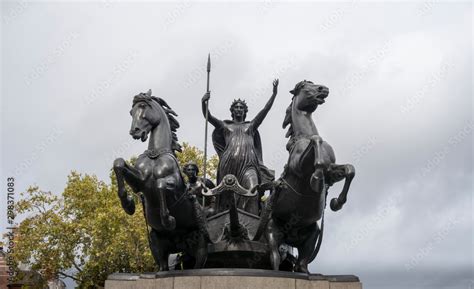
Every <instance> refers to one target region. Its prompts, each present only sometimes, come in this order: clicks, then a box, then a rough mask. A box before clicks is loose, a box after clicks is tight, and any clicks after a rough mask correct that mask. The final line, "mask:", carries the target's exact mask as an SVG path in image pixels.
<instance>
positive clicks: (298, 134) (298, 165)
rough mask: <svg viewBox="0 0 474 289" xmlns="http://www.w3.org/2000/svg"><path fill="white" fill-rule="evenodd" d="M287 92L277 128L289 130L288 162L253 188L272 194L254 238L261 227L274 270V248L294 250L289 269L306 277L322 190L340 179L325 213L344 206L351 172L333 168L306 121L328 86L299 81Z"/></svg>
mask: <svg viewBox="0 0 474 289" xmlns="http://www.w3.org/2000/svg"><path fill="white" fill-rule="evenodd" d="M290 92H291V94H293V99H292V101H291V104H290V106H289V107H288V108H287V110H286V116H285V119H284V122H283V128H285V127H287V126H289V129H288V132H287V134H286V137H290V140H289V141H288V144H287V147H286V148H287V150H288V152H289V158H288V162H287V164H286V166H285V169H284V171H283V173H282V175H281V177H280V178H279V179H278V180H277V181H276V182H273V183H267V184H262V185H260V186H258V187H257V188H255V189H257V190H260V191H263V190H265V189H271V190H272V191H273V193H272V194H271V196H270V199H269V200H268V203H267V207H266V210H265V212H264V214H263V216H262V222H261V224H260V228H259V233H257V234H256V237H255V238H256V239H258V238H260V237H261V234H262V232H263V230H262V229H266V234H265V236H266V239H267V241H268V245H269V246H270V250H271V252H270V261H271V265H272V267H273V269H274V270H278V269H279V266H280V263H281V257H280V253H279V250H278V249H279V247H280V245H282V244H288V245H290V246H293V247H296V248H297V249H298V259H297V261H296V264H295V268H294V270H295V271H297V272H303V273H308V264H309V263H310V262H311V261H313V259H314V258H315V257H316V255H317V253H318V251H319V248H320V246H321V241H322V234H323V227H324V209H325V207H326V196H327V193H328V188H329V187H330V186H332V185H333V184H334V183H335V182H338V181H340V180H342V179H345V183H344V187H343V189H342V192H341V194H340V195H339V197H338V198H334V199H332V201H331V209H332V210H333V211H337V210H339V209H341V208H342V206H343V205H344V203H345V202H346V198H347V192H348V190H349V186H350V184H351V181H352V179H353V178H354V175H355V169H354V167H353V166H352V165H350V164H347V165H336V164H335V161H336V158H335V155H334V151H333V149H332V148H331V146H330V145H329V144H328V143H327V142H325V141H323V139H322V138H321V137H320V136H319V134H318V130H317V129H316V126H315V124H314V122H313V120H312V118H311V115H312V113H313V112H314V111H315V110H316V108H317V107H318V106H319V105H321V104H323V103H324V102H325V99H326V97H327V96H328V94H329V90H328V88H327V87H325V86H322V85H316V84H314V83H312V82H311V81H301V82H299V83H298V84H296V86H295V88H294V89H293V90H292V91H290ZM319 220H321V223H322V225H321V228H319V226H318V223H317V221H319Z"/></svg>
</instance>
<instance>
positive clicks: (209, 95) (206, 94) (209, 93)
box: [201, 91, 211, 103]
mask: <svg viewBox="0 0 474 289" xmlns="http://www.w3.org/2000/svg"><path fill="white" fill-rule="evenodd" d="M209 98H211V92H209V91H208V92H206V93H205V94H204V96H203V97H202V100H201V101H202V102H203V103H205V102H206V101H209Z"/></svg>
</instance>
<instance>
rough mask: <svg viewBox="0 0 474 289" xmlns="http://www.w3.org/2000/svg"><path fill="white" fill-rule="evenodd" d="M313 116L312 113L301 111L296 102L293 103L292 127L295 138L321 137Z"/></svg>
mask: <svg viewBox="0 0 474 289" xmlns="http://www.w3.org/2000/svg"><path fill="white" fill-rule="evenodd" d="M312 114H313V113H312V112H306V111H302V110H299V109H298V108H296V102H294V103H293V105H292V107H291V120H292V121H291V125H292V127H293V136H294V137H297V136H312V135H319V133H318V129H317V128H316V125H315V124H314V121H313V119H312Z"/></svg>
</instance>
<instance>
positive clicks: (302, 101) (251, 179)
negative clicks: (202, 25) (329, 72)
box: [114, 57, 355, 273]
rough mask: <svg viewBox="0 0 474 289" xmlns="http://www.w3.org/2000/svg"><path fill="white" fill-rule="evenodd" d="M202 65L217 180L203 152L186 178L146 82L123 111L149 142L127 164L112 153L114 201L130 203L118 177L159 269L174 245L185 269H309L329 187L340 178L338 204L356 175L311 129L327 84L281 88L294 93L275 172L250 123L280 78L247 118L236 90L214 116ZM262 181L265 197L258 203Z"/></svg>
mask: <svg viewBox="0 0 474 289" xmlns="http://www.w3.org/2000/svg"><path fill="white" fill-rule="evenodd" d="M207 73H208V79H207V93H206V94H205V95H204V96H203V98H202V100H201V103H202V111H203V114H204V116H205V118H206V130H205V151H204V155H205V160H206V156H207V124H208V123H210V124H212V125H213V126H214V127H215V129H214V132H213V134H212V140H213V144H214V148H215V150H216V152H217V154H218V156H219V165H218V170H217V183H218V184H217V186H215V185H214V183H213V182H212V181H210V180H209V179H207V178H206V161H204V170H203V171H204V173H203V175H204V176H203V177H199V169H198V166H197V165H196V164H195V163H188V164H186V165H185V166H184V167H183V172H184V174H185V175H186V176H187V179H188V183H186V182H185V180H184V178H183V176H182V173H181V170H180V167H179V164H178V161H177V159H176V156H175V152H176V151H180V149H181V147H180V145H179V143H178V139H177V136H176V130H177V129H178V127H179V123H178V121H177V120H176V118H175V117H176V116H177V115H176V113H175V112H174V111H173V110H172V109H171V108H170V106H169V105H168V104H167V103H166V102H165V101H164V100H163V99H161V98H159V97H155V96H152V94H151V90H149V91H148V92H147V93H140V94H138V95H136V96H135V97H134V99H133V105H132V110H131V111H130V114H131V116H132V124H131V129H130V135H131V136H132V137H133V138H134V139H141V140H142V141H143V142H145V141H147V140H148V137H149V136H150V139H149V142H148V149H147V150H146V151H145V152H144V153H143V154H141V155H140V156H139V157H138V159H137V160H136V163H135V164H134V165H133V166H132V165H129V164H127V163H126V162H125V161H124V160H123V159H122V158H119V159H116V160H115V162H114V172H115V174H116V176H117V184H118V196H119V198H120V201H121V205H122V207H123V209H124V210H125V212H127V213H128V214H133V213H134V212H135V203H134V199H133V198H132V196H130V195H129V194H128V193H127V191H126V187H125V182H126V183H127V184H128V185H129V186H130V188H131V189H132V190H133V192H135V193H137V194H140V197H141V200H142V204H143V207H144V215H145V220H146V223H147V229H148V228H149V227H150V228H151V231H149V232H148V234H149V243H150V249H151V251H152V254H153V257H154V259H155V261H156V263H157V264H158V266H159V269H160V271H163V270H168V257H169V255H170V254H171V253H178V252H182V253H183V254H184V255H183V257H182V258H183V260H186V262H183V263H186V264H185V265H184V267H185V268H190V264H191V266H194V268H203V267H207V268H259V269H273V270H288V271H296V272H303V273H309V272H308V264H309V263H310V262H311V261H313V259H314V258H315V257H316V255H317V254H318V252H319V249H320V247H321V242H322V237H323V230H324V210H325V207H326V199H327V195H328V189H329V188H330V187H331V186H332V185H333V184H334V183H336V182H339V181H341V180H343V179H344V180H345V182H344V187H343V189H342V191H341V193H340V194H339V196H338V197H337V198H333V199H332V200H331V202H330V207H331V209H332V210H333V211H337V210H339V209H341V208H342V206H343V205H344V204H345V202H346V200H347V194H348V191H349V187H350V184H351V181H352V179H353V178H354V176H355V169H354V167H353V166H352V165H350V164H345V165H338V164H336V163H335V162H336V159H335V154H334V151H333V149H332V148H331V146H330V145H329V144H328V143H327V142H325V141H323V139H322V138H321V136H319V133H318V130H317V128H316V125H315V123H314V121H313V119H312V114H313V112H314V111H315V110H316V109H317V108H318V106H320V105H322V104H323V103H324V102H325V99H326V98H327V96H328V94H329V89H328V88H327V87H325V86H323V85H316V84H314V83H313V82H311V81H306V80H304V81H301V82H299V83H297V84H296V86H295V88H294V89H293V90H292V91H290V93H291V94H292V95H293V97H292V100H291V103H290V105H289V107H288V108H287V110H286V115H285V119H284V121H283V128H286V127H288V126H289V129H288V132H287V134H286V137H289V138H290V139H289V141H288V144H287V146H286V148H287V150H288V152H289V158H288V161H287V163H286V165H285V167H284V170H283V173H282V175H281V176H280V178H279V179H278V180H276V181H275V180H274V172H273V171H272V170H269V169H268V168H267V167H265V165H263V161H262V143H261V139H260V134H259V132H258V128H259V126H260V125H261V124H262V122H263V120H264V119H265V117H266V115H267V114H268V112H269V110H270V109H271V107H272V105H273V102H274V100H275V98H276V95H277V92H278V85H279V80H278V79H275V80H274V81H273V93H272V95H271V97H270V99H269V100H268V102H267V103H266V105H265V107H264V108H263V109H262V110H261V111H260V112H258V113H257V115H256V116H255V118H254V119H253V120H251V121H246V116H247V112H248V107H247V104H246V103H245V101H243V100H241V99H237V100H234V102H233V103H232V105H231V107H230V111H231V116H232V120H219V119H217V118H216V117H215V116H213V115H212V114H211V113H210V112H209V109H208V104H209V99H210V92H209V75H210V57H209V58H208V65H207ZM266 190H269V191H270V196H269V198H268V199H267V200H266V201H265V204H261V203H260V196H261V194H263V193H264V192H265V191H266ZM214 201H215V203H214ZM261 206H263V208H261ZM319 221H320V222H321V226H319V225H318V222H319ZM293 248H296V249H298V257H297V258H295V257H293V256H292V250H293Z"/></svg>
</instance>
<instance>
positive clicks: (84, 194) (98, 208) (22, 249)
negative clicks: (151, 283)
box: [14, 143, 217, 288]
mask: <svg viewBox="0 0 474 289" xmlns="http://www.w3.org/2000/svg"><path fill="white" fill-rule="evenodd" d="M178 158H179V161H180V164H184V163H186V162H188V161H190V160H193V161H195V162H197V163H198V165H199V166H200V169H201V170H202V163H203V153H202V151H200V150H199V149H197V148H196V147H193V146H190V145H189V144H186V143H184V144H183V152H182V153H180V154H179V155H178ZM135 160H136V158H134V159H132V160H131V161H130V162H131V163H134V161H135ZM216 167H217V157H216V156H214V157H212V158H211V160H210V161H209V166H208V172H209V175H210V176H211V177H215V171H216ZM110 176H111V184H106V183H104V182H103V181H100V180H98V179H97V177H96V176H93V175H87V174H80V173H77V172H74V171H73V172H71V174H70V175H69V176H68V181H67V184H66V188H65V189H64V191H63V192H62V194H61V195H54V194H52V193H51V192H46V191H42V190H41V189H40V188H39V187H37V186H32V187H30V188H29V189H28V190H27V191H26V192H24V193H22V194H21V199H20V200H19V201H18V202H17V205H16V206H17V207H16V210H17V213H18V214H20V215H23V216H24V217H25V218H24V220H23V221H22V222H21V223H20V225H19V228H18V231H17V240H16V241H17V242H16V250H15V253H14V257H15V260H16V261H17V262H20V263H22V264H27V265H29V266H31V269H32V270H36V271H38V272H39V273H41V275H42V276H43V278H44V279H45V280H48V279H51V278H54V277H69V278H72V279H73V280H75V281H76V283H77V284H78V286H79V288H98V287H101V286H104V282H105V280H106V279H107V276H108V275H109V274H112V273H114V272H151V271H155V270H156V267H155V264H154V261H153V258H152V255H151V252H150V250H149V247H148V239H147V233H146V226H145V220H144V218H143V211H142V206H141V205H140V202H139V199H138V197H136V196H135V202H136V212H135V214H134V215H133V216H129V215H127V214H126V213H125V212H124V211H123V209H122V207H121V205H120V201H119V199H118V197H117V184H116V179H115V175H114V174H113V173H111V175H110ZM128 192H130V193H131V190H130V189H128Z"/></svg>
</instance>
